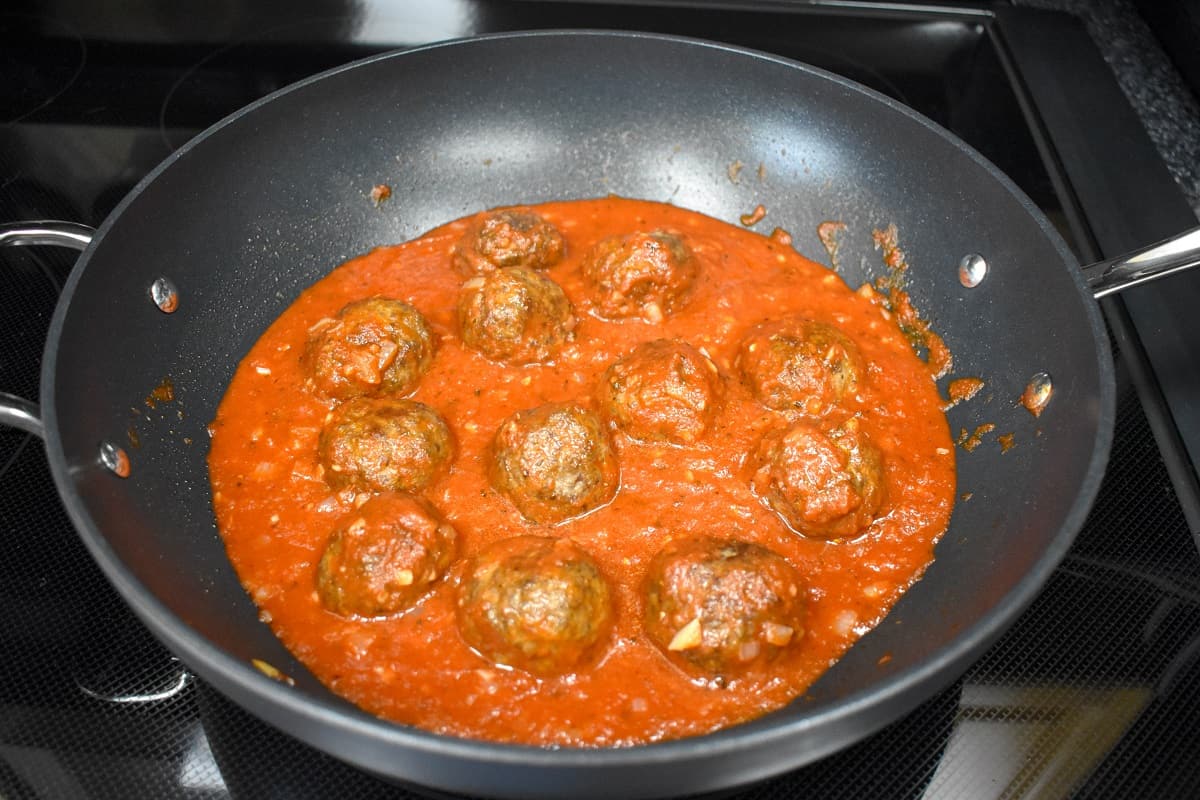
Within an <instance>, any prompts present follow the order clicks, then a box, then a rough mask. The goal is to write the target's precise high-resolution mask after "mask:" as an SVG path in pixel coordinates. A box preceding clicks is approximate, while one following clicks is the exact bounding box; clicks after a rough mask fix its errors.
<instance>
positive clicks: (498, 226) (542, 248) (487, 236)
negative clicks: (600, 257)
mask: <svg viewBox="0 0 1200 800" xmlns="http://www.w3.org/2000/svg"><path fill="white" fill-rule="evenodd" d="M564 250H565V247H564V245H563V238H562V234H561V233H559V232H558V229H557V228H555V227H554V226H553V225H551V224H550V223H549V222H547V221H546V220H544V219H542V218H541V217H540V216H538V215H537V214H535V213H533V212H532V211H518V210H516V209H504V210H502V211H492V212H489V213H487V214H483V215H482V216H480V217H479V218H478V219H476V220H475V222H474V223H472V224H471V226H470V227H469V228H468V229H467V232H466V233H465V234H463V237H462V239H460V240H459V241H458V244H456V245H455V246H454V266H455V267H456V268H457V269H458V270H459V271H460V272H462V273H463V274H466V275H475V274H478V273H480V272H490V271H492V270H494V269H496V268H497V267H528V268H529V269H546V268H547V267H551V266H553V265H555V264H557V263H558V262H559V261H561V260H562V257H563V251H564Z"/></svg>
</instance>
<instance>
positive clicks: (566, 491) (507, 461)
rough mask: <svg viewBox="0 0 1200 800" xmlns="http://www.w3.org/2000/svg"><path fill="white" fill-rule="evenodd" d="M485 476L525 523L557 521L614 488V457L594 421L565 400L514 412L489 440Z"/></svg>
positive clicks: (609, 494) (587, 506)
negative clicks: (564, 401)
mask: <svg viewBox="0 0 1200 800" xmlns="http://www.w3.org/2000/svg"><path fill="white" fill-rule="evenodd" d="M491 457H492V460H491V465H490V470H489V477H490V478H491V481H492V485H493V486H495V487H496V488H497V489H499V490H500V491H501V492H503V493H504V494H505V495H507V496H508V498H509V499H510V500H512V502H513V505H515V506H516V507H517V510H518V511H520V512H521V514H522V515H524V516H525V518H526V519H528V520H530V521H531V522H540V523H550V522H559V521H561V520H564V519H566V518H567V517H572V516H575V515H576V514H582V513H583V512H584V511H588V510H589V509H592V508H595V507H596V506H598V505H600V504H601V503H604V502H606V501H607V500H608V499H609V498H611V497H612V496H613V494H614V493H615V492H616V490H617V481H618V478H619V475H618V469H617V457H616V454H615V453H614V452H613V448H612V442H611V441H610V440H609V438H608V433H607V432H606V431H605V429H604V426H603V425H602V424H601V422H600V420H599V419H598V418H597V417H596V415H595V414H593V413H592V412H590V411H588V410H586V409H583V408H580V407H579V406H575V405H571V404H569V403H550V404H548V405H544V406H539V407H538V408H532V409H528V410H526V411H518V412H517V413H516V414H513V415H512V416H511V417H509V418H508V419H506V420H505V421H504V422H503V423H502V424H501V425H500V428H499V430H497V431H496V437H495V439H494V440H493V441H492V453H491Z"/></svg>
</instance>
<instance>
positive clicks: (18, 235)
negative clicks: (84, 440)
mask: <svg viewBox="0 0 1200 800" xmlns="http://www.w3.org/2000/svg"><path fill="white" fill-rule="evenodd" d="M94 234H95V230H94V229H92V228H89V227H88V226H87V225H80V224H79V223H77V222H56V221H51V220H45V221H38V222H8V223H4V224H0V246H3V245H31V244H40V245H57V246H59V247H71V248H74V249H76V250H83V249H84V248H86V247H87V246H88V244H90V243H91V241H92V236H93V235H94ZM0 425H5V426H7V427H10V428H18V429H20V430H23V431H26V432H27V433H32V434H35V435H36V436H39V437H43V438H44V437H45V429H44V427H43V425H42V415H41V412H40V411H39V409H38V406H37V403H34V402H32V401H29V400H26V399H25V398H23V397H17V396H16V395H13V394H9V393H7V392H0Z"/></svg>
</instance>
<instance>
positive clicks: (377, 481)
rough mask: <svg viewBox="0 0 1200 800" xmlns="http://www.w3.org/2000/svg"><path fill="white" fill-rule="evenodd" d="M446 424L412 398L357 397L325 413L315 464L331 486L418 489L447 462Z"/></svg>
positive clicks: (451, 444)
mask: <svg viewBox="0 0 1200 800" xmlns="http://www.w3.org/2000/svg"><path fill="white" fill-rule="evenodd" d="M453 454H454V442H453V440H452V438H451V435H450V429H449V428H448V427H447V426H446V423H445V421H444V420H442V418H441V416H439V415H438V413H437V412H436V411H434V410H433V409H432V408H430V407H429V406H427V405H424V404H422V403H417V402H415V401H412V400H400V399H395V398H390V397H379V398H369V397H359V398H355V399H354V400H349V401H347V402H346V403H344V404H343V405H341V406H339V407H338V408H337V409H335V410H334V411H333V412H332V413H331V414H330V415H329V421H328V422H327V423H326V425H325V429H324V430H323V431H322V432H321V439H320V443H319V455H320V463H321V466H322V468H323V470H324V476H325V480H326V482H327V483H328V484H329V485H330V486H331V487H333V488H334V489H342V488H352V489H358V490H375V491H392V492H418V491H420V490H422V489H424V488H425V487H426V486H428V485H429V484H430V483H432V482H433V480H434V479H435V478H436V477H437V476H438V475H439V474H441V473H442V471H443V470H444V469H445V468H446V467H447V466H448V464H449V461H450V459H451V458H452V457H453Z"/></svg>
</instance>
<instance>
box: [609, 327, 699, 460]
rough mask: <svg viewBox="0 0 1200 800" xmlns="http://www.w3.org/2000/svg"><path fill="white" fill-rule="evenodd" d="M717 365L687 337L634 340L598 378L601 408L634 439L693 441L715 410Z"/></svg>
mask: <svg viewBox="0 0 1200 800" xmlns="http://www.w3.org/2000/svg"><path fill="white" fill-rule="evenodd" d="M720 389H721V379H720V376H719V375H718V374H717V367H716V365H715V364H713V363H712V362H711V361H709V360H708V359H707V358H706V357H705V356H704V355H703V354H702V353H700V352H699V351H698V350H696V348H694V347H692V346H691V345H690V344H687V343H686V342H680V341H676V340H671V339H659V340H658V341H654V342H646V343H645V344H641V345H638V347H636V348H635V349H634V350H633V352H632V353H630V354H629V355H627V356H625V357H624V358H622V359H621V360H620V361H617V362H615V363H614V364H613V365H612V366H610V367H609V368H608V370H607V371H605V373H604V375H603V376H602V377H601V379H600V384H599V387H598V390H597V391H598V395H599V402H600V408H601V409H602V410H603V411H604V413H605V414H606V415H607V416H608V417H609V418H610V419H611V420H613V421H614V422H615V423H616V424H617V425H618V426H619V427H620V428H621V429H622V430H624V431H625V432H626V433H628V434H629V435H630V436H632V437H634V438H635V439H643V440H647V441H666V442H671V443H673V444H693V443H695V442H696V441H698V440H699V439H700V437H702V436H703V435H704V434H705V433H707V432H708V429H709V427H710V426H711V425H712V421H713V417H714V415H715V414H716V410H717V402H718V399H719V392H720Z"/></svg>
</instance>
